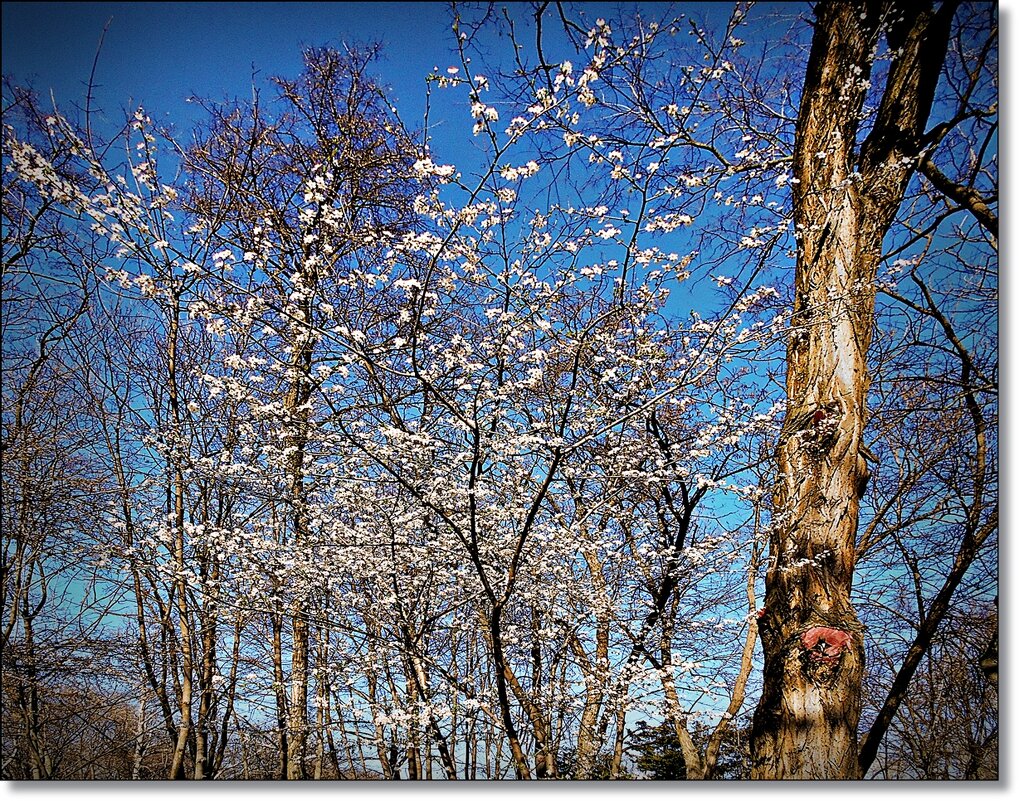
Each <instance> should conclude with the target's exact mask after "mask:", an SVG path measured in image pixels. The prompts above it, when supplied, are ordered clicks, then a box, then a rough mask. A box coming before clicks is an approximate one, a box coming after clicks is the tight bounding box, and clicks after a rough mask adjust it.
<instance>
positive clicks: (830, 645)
mask: <svg viewBox="0 0 1019 801" xmlns="http://www.w3.org/2000/svg"><path fill="white" fill-rule="evenodd" d="M852 641H853V635H852V634H851V633H849V632H848V631H843V630H842V629H834V628H831V627H829V626H811V627H810V628H809V629H807V630H806V631H805V632H803V634H801V635H800V644H801V645H802V646H803V650H804V653H805V655H806V657H807V660H808V661H809V662H814V663H816V664H821V665H834V664H835V663H836V662H838V661H839V657H840V656H841V655H842V651H843V650H845V648H846V646H848V645H850V644H851V643H852Z"/></svg>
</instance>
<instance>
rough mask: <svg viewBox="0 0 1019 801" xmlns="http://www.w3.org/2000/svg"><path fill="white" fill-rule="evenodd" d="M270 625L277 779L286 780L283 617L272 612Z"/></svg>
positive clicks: (286, 745) (288, 751)
mask: <svg viewBox="0 0 1019 801" xmlns="http://www.w3.org/2000/svg"><path fill="white" fill-rule="evenodd" d="M270 620H271V625H272V675H273V682H272V684H273V688H274V689H275V692H276V736H277V738H278V742H279V747H278V753H279V758H280V765H279V777H280V778H281V779H286V778H287V776H288V764H289V759H288V757H289V753H290V749H289V748H288V745H289V742H288V741H289V738H288V736H287V691H286V683H285V676H284V674H283V615H282V614H281V613H280V612H277V611H274V612H272V613H270Z"/></svg>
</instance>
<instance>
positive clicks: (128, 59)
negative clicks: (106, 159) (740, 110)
mask: <svg viewBox="0 0 1019 801" xmlns="http://www.w3.org/2000/svg"><path fill="white" fill-rule="evenodd" d="M449 19H450V16H449V10H448V7H447V5H446V4H445V3H441V2H418V3H9V2H4V3H3V72H4V74H5V75H11V76H13V77H14V78H15V79H16V81H17V82H18V83H31V85H32V86H33V87H34V88H35V89H36V90H37V91H38V92H39V93H40V94H41V95H43V96H46V95H47V94H48V93H49V91H50V90H51V89H52V90H53V93H54V96H55V97H56V100H57V103H58V104H59V106H60V107H61V109H62V110H64V111H65V113H67V112H69V111H70V110H71V109H72V108H73V105H74V104H76V103H82V102H83V100H84V96H85V86H86V84H87V82H88V77H89V73H90V72H91V69H92V62H93V59H94V58H95V54H96V47H97V44H98V42H99V38H100V36H101V34H102V31H103V28H104V26H105V25H106V23H107V21H109V22H110V24H109V29H108V31H107V33H106V36H105V40H104V42H103V47H102V52H101V54H100V58H99V62H98V66H97V69H96V83H97V84H98V92H97V95H98V98H97V99H98V101H99V102H98V106H99V107H101V108H102V109H103V110H104V111H105V112H106V114H107V115H108V116H109V117H110V118H111V120H112V121H117V120H118V119H119V118H121V109H124V108H134V107H136V106H138V105H144V106H145V108H146V109H147V110H148V111H149V112H150V113H151V114H152V116H153V118H154V119H158V120H160V121H161V122H166V121H173V122H174V123H176V124H177V125H179V126H181V127H182V128H184V129H186V128H187V127H189V126H188V123H189V122H191V121H192V120H194V119H195V117H196V111H197V110H196V108H195V107H194V106H190V105H187V104H185V102H184V99H185V98H186V97H188V96H190V95H197V96H202V97H208V98H212V99H224V98H226V97H234V96H241V97H246V96H248V95H249V93H250V87H251V77H252V70H253V69H255V70H258V71H259V73H260V77H261V78H262V79H264V78H266V77H269V76H272V75H286V76H288V77H293V76H296V75H297V73H298V72H299V71H300V68H301V58H300V57H301V50H302V48H303V47H307V46H322V45H334V46H338V45H340V44H343V43H348V44H364V43H369V42H380V43H382V44H383V45H384V49H383V59H384V60H383V62H382V63H381V64H380V65H379V73H380V74H381V76H382V78H383V82H385V83H387V84H389V85H390V86H391V87H392V88H393V90H394V101H395V105H397V106H398V107H399V108H400V109H401V113H402V114H403V115H404V118H405V121H406V122H408V123H409V124H410V125H411V126H412V127H413V126H414V125H415V123H417V122H419V121H420V118H421V109H423V103H424V88H425V84H424V77H425V75H426V74H427V73H428V72H429V71H430V70H431V69H432V68H433V67H435V66H438V65H441V64H443V63H444V59H448V57H449V55H450V44H451V43H452V41H453V39H452V34H451V33H450V32H449V27H448V26H449ZM437 59H438V61H437Z"/></svg>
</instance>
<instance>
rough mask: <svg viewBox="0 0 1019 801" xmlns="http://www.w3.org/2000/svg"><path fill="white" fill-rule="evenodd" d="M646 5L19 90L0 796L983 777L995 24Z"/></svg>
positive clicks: (886, 10) (991, 710)
mask: <svg viewBox="0 0 1019 801" xmlns="http://www.w3.org/2000/svg"><path fill="white" fill-rule="evenodd" d="M649 13H652V12H649V11H648V10H646V9H645V10H638V11H634V12H633V13H630V14H625V13H621V14H620V17H619V19H611V20H606V19H601V18H594V19H589V18H588V13H587V10H586V9H585V8H584V7H583V6H582V5H581V6H578V7H576V8H574V7H569V6H566V5H564V4H558V3H547V2H543V3H537V4H534V5H533V6H529V7H528V10H527V13H524V9H523V7H521V8H520V9H518V10H517V12H516V13H514V14H508V15H507V16H505V17H503V18H501V17H499V16H498V15H496V14H495V13H494V11H492V10H491V9H485V8H473V7H460V6H454V7H453V8H452V10H451V19H452V21H453V24H452V30H453V34H454V39H453V47H454V50H455V52H456V54H457V57H456V63H455V64H454V65H452V66H450V67H449V68H446V69H444V70H440V71H438V72H437V73H436V74H434V75H432V76H430V77H429V84H428V85H429V90H428V91H429V118H428V119H426V120H425V121H424V127H423V129H421V130H411V129H409V128H408V127H407V126H405V125H404V123H403V122H402V120H401V119H400V117H399V116H398V113H397V111H396V109H395V108H393V106H392V104H391V102H390V100H389V98H388V97H387V94H386V92H385V90H384V89H383V88H382V87H381V85H380V84H379V83H377V82H376V81H375V80H374V79H373V77H372V73H373V70H374V69H375V68H376V67H377V64H376V63H375V62H374V60H373V53H371V52H359V51H349V52H339V51H336V50H332V49H312V50H309V51H307V52H306V53H305V68H304V71H303V72H302V74H301V75H300V76H298V77H297V78H294V79H284V78H280V79H276V80H275V81H274V82H273V83H272V85H271V86H270V87H268V88H266V89H263V90H261V93H256V94H255V96H254V97H253V99H252V100H251V101H250V102H245V103H234V104H226V105H222V104H213V103H207V104H205V105H204V110H205V112H206V113H207V117H206V122H205V123H204V124H203V125H202V126H201V127H199V128H198V129H196V130H195V131H194V133H193V136H191V137H190V138H189V139H188V140H187V141H185V140H183V139H179V138H174V137H171V136H170V135H169V134H167V133H166V132H164V131H161V130H159V129H158V127H157V126H155V125H154V124H153V123H152V120H151V119H150V118H149V117H148V115H147V114H146V112H145V111H144V110H143V109H139V110H138V111H137V112H135V113H134V114H133V115H132V116H131V117H130V118H129V119H128V120H127V121H126V124H125V126H124V128H123V129H122V130H121V131H120V132H119V133H115V134H110V133H109V132H105V131H102V130H101V126H100V125H99V124H98V120H96V119H93V117H92V116H91V115H87V116H85V117H84V118H83V119H82V120H81V121H80V122H79V121H75V120H74V119H71V118H69V117H68V116H65V115H63V114H61V113H60V112H59V111H58V110H57V109H46V108H44V106H43V105H42V104H41V103H40V102H39V100H38V99H37V98H36V97H35V96H34V95H33V94H32V93H31V92H29V91H27V90H24V89H21V88H19V87H18V86H16V85H15V84H14V83H6V84H5V87H4V137H3V164H4V173H3V224H4V234H3V320H2V329H3V331H2V333H3V344H4V353H3V370H4V381H3V393H4V395H3V401H4V402H3V439H2V459H3V490H4V491H3V546H4V547H3V564H2V571H3V572H2V593H3V641H2V646H3V697H2V702H3V707H2V709H3V724H4V738H3V751H2V762H3V775H4V776H5V777H9V778H15V779H28V778H35V779H42V778H96V779H106V778H164V777H165V778H196V779H204V778H289V779H303V778H386V779H395V778H410V779H429V778H445V779H453V778H456V779H481V778H503V777H516V778H520V779H526V778H576V779H586V778H623V777H627V776H633V775H640V773H641V771H642V770H643V769H642V768H641V767H640V766H641V765H644V766H647V765H654V766H655V770H656V771H657V770H661V771H663V772H662V773H661V774H656V775H682V776H685V777H686V778H714V777H719V776H724V777H730V778H731V777H738V778H822V779H823V778H860V777H865V776H867V777H880V778H961V777H966V778H987V777H992V776H996V775H997V761H996V754H997V697H996V669H997V663H996V655H997V629H996V626H997V622H996V592H997V590H996V569H997V561H996V557H997V554H996V544H997V539H996V538H997V440H996V430H997V349H996V341H995V335H996V331H995V323H996V311H997V309H996V303H997V292H996V289H997V287H996V266H997V218H996V216H995V213H996V212H995V210H996V186H997V164H996V157H995V150H996V148H995V145H996V137H997V116H996V108H997V106H996V100H997V89H996V85H995V78H996V41H997V39H996V19H995V15H994V10H993V8H991V7H990V6H988V5H985V4H979V3H974V4H967V3H958V2H945V3H941V4H937V5H935V4H933V3H927V4H901V5H900V4H898V3H894V2H878V0H874V1H873V2H869V3H866V4H862V5H861V4H856V3H847V2H822V3H819V4H817V6H816V8H814V9H812V10H808V9H805V8H804V9H800V8H795V9H794V8H793V7H789V6H780V7H771V8H764V9H760V8H745V7H744V6H743V5H741V4H737V5H736V6H735V7H734V8H733V10H732V13H731V14H730V15H729V16H728V17H727V18H726V19H725V20H724V21H723V22H721V23H719V24H718V25H717V29H705V27H703V26H702V24H701V23H698V22H697V21H696V20H692V19H687V18H685V17H683V16H681V15H678V16H677V15H674V14H672V13H670V12H669V11H667V10H666V9H664V8H663V9H657V8H656V9H654V10H653V13H654V14H655V15H656V16H655V18H651V17H649V16H648V14H649ZM790 14H791V15H793V17H792V18H788V19H787V18H786V16H787V15H790ZM797 15H798V16H799V17H802V19H799V18H798V17H797ZM808 19H809V25H808V23H807V20H808ZM790 23H793V24H790ZM768 26H775V29H779V28H780V29H781V30H782V35H781V36H778V35H776V36H774V37H763V38H762V39H761V40H760V41H758V42H757V43H754V42H753V41H752V39H753V36H754V35H755V32H758V33H759V32H760V31H764V30H769V27H768ZM492 34H505V36H506V39H505V41H509V42H511V43H512V44H513V48H512V50H511V53H510V60H509V61H507V62H503V63H500V62H499V59H498V57H497V55H494V54H492V53H491V51H490V46H491V43H492V42H493V41H503V40H501V39H493V38H490V37H491V36H492ZM487 59H490V60H487ZM776 63H781V64H783V65H797V64H802V66H801V67H795V66H793V67H787V66H783V67H782V68H778V67H775V66H774V65H775V64H776ZM486 73H487V74H486ZM262 94H268V95H271V97H269V98H268V99H265V100H263V97H262ZM443 118H446V119H448V120H456V121H459V122H463V121H466V122H467V126H468V128H469V131H468V132H467V133H465V134H464V139H465V140H469V141H470V143H471V145H472V147H473V148H474V151H473V153H472V155H469V156H465V157H464V158H463V161H462V163H461V164H446V163H444V162H445V161H447V160H454V161H455V159H452V158H451V157H449V156H448V155H446V154H444V153H443V152H442V144H443V142H444V140H442V139H441V138H437V137H436V136H435V135H434V131H433V129H432V128H431V127H430V126H431V125H434V123H435V120H436V119H443ZM471 126H473V128H472V130H470V128H471ZM436 130H438V129H436ZM783 377H784V389H783ZM758 632H760V642H761V645H762V646H763V662H759V661H757V660H756V659H755V653H758V651H757V650H756V649H757V643H758ZM755 704H756V712H755V713H754V714H753V722H752V725H751V724H750V722H749V719H748V716H749V715H750V712H751V708H752V707H753V706H754V705H755ZM649 722H650V723H653V724H654V726H656V727H657V728H653V729H651V728H649ZM649 731H652V732H653V733H654V736H653V737H650V739H649V735H648V732H649ZM663 738H664V739H663ZM649 742H650V743H666V742H668V743H671V745H669V746H668V747H669V748H670V749H672V750H670V751H669V753H675V754H677V755H679V756H678V757H676V760H677V761H678V762H679V763H681V764H678V765H676V766H672V765H664V766H663V764H662V762H661V760H657V761H656V760H655V759H653V758H649V757H648V756H647V753H648V748H649V747H651V746H648V745H647V743H649ZM654 747H657V746H654ZM662 747H663V748H664V747H665V746H662ZM635 748H640V749H643V750H641V751H640V752H639V753H640V756H639V757H638V756H637V755H636V754H637V752H636V751H634V750H633V749H635ZM734 754H736V755H748V756H747V758H746V764H742V765H737V766H735V767H734V766H733V764H732V759H733V756H732V755H734ZM724 755H727V756H724ZM726 760H728V761H726ZM723 763H724V765H723ZM672 771H674V772H672ZM645 772H646V771H645Z"/></svg>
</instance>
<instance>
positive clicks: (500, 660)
mask: <svg viewBox="0 0 1019 801" xmlns="http://www.w3.org/2000/svg"><path fill="white" fill-rule="evenodd" d="M488 631H489V635H490V636H491V639H492V662H493V663H494V664H493V666H494V667H495V690H496V695H497V697H498V699H499V711H500V712H501V714H502V725H503V730H504V731H505V733H506V740H507V741H508V743H509V747H510V753H511V754H512V756H513V765H514V767H515V768H516V774H517V778H518V779H530V778H531V770H530V768H529V767H528V765H527V757H526V756H524V749H523V748H521V747H520V739H519V738H518V737H517V729H516V726H515V725H514V723H513V708H512V706H511V705H510V698H509V689H508V686H507V682H506V673H507V671H508V670H509V669H510V668H509V663H508V662H507V661H506V652H505V650H504V649H503V641H502V608H501V607H500V606H498V605H497V606H496V607H495V608H494V609H493V610H492V615H491V617H489V619H488ZM497 759H498V758H497ZM496 770H497V772H498V768H496Z"/></svg>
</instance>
